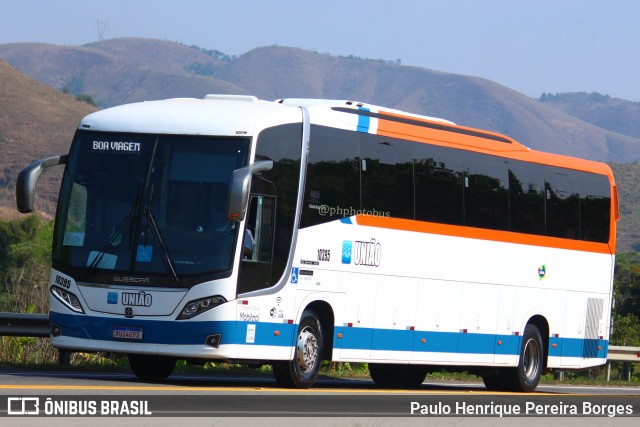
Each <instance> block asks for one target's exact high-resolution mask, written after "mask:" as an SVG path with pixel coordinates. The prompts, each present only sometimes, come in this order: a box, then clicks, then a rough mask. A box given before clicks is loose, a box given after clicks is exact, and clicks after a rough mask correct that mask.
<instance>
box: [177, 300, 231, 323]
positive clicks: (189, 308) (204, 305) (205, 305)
mask: <svg viewBox="0 0 640 427" xmlns="http://www.w3.org/2000/svg"><path fill="white" fill-rule="evenodd" d="M225 302H227V300H226V299H224V298H223V297H221V296H215V297H207V298H200V299H197V300H193V301H189V302H188V303H187V304H186V305H185V306H184V308H183V309H182V311H181V312H180V315H179V316H178V317H176V320H186V319H191V318H192V317H195V316H197V315H199V314H202V313H204V312H205V311H208V310H211V309H212V308H214V307H217V306H219V305H220V304H224V303H225Z"/></svg>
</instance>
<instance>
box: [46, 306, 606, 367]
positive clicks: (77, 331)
mask: <svg viewBox="0 0 640 427" xmlns="http://www.w3.org/2000/svg"><path fill="white" fill-rule="evenodd" d="M49 318H50V321H51V323H55V324H56V325H58V326H60V328H61V330H62V334H63V335H64V336H69V337H74V338H82V339H86V340H101V341H126V340H118V339H114V338H113V336H112V335H113V328H115V327H133V328H142V329H143V331H144V333H143V340H142V341H136V342H142V343H153V344H172V345H194V344H195V345H198V344H204V341H205V339H206V337H207V336H209V335H213V334H222V339H221V344H247V345H270V346H279V347H282V346H287V347H288V346H292V345H293V344H294V339H295V334H296V331H297V330H298V325H295V324H286V323H268V322H251V323H252V324H255V325H256V328H255V341H254V342H253V343H247V342H246V336H247V324H249V322H243V321H235V320H229V321H210V322H182V321H171V320H169V321H160V320H140V319H135V318H133V319H125V318H122V319H116V318H102V317H93V316H82V315H72V314H61V313H55V312H51V313H50V314H49ZM275 331H279V332H280V333H279V334H277V335H276V334H275V333H274V332H275ZM338 334H341V337H340V338H339V337H338ZM423 340H424V342H423ZM333 342H334V347H335V348H336V349H352V350H374V351H375V350H383V351H406V352H411V351H416V352H424V353H433V352H435V353H464V354H499V355H517V354H518V353H519V352H520V347H521V345H522V337H521V336H517V335H494V334H473V333H462V332H433V331H411V330H397V329H373V328H357V327H356V328H354V327H346V326H336V327H335V331H334V338H333ZM498 342H500V343H498ZM554 344H555V347H554ZM608 346H609V342H608V341H607V340H598V339H586V340H585V339H579V338H556V337H551V338H549V356H562V357H582V358H604V357H606V355H607V351H608ZM598 347H600V348H598Z"/></svg>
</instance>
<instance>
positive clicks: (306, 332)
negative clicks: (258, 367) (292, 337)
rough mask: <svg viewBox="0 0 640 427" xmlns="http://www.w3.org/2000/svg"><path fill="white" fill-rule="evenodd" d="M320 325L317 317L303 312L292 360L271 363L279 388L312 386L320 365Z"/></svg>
mask: <svg viewBox="0 0 640 427" xmlns="http://www.w3.org/2000/svg"><path fill="white" fill-rule="evenodd" d="M323 345H324V343H323V339H322V325H321V323H320V319H319V318H318V315H317V314H316V313H315V312H314V311H312V310H305V311H304V312H303V313H302V317H301V319H300V325H299V326H298V334H297V335H296V347H295V353H294V357H293V360H289V361H286V362H274V363H273V375H274V376H275V378H276V382H277V383H278V385H279V386H281V387H288V388H309V387H311V386H313V384H314V383H315V382H316V379H317V378H318V373H319V372H320V365H321V364H322V349H323Z"/></svg>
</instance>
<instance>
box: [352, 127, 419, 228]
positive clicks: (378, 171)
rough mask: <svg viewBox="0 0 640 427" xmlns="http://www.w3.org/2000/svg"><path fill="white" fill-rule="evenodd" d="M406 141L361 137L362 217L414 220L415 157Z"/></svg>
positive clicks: (370, 136) (363, 135)
mask: <svg viewBox="0 0 640 427" xmlns="http://www.w3.org/2000/svg"><path fill="white" fill-rule="evenodd" d="M410 144H412V143H408V142H406V141H402V140H398V139H393V138H382V137H379V136H375V135H368V134H362V135H361V137H360V179H361V191H362V193H361V194H362V210H361V213H362V214H363V215H371V216H379V217H387V218H388V217H395V218H405V219H413V218H414V210H413V199H414V192H413V156H412V155H411V152H410V151H409V150H408V149H407V148H408V147H407V146H408V145H410Z"/></svg>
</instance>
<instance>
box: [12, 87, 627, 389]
mask: <svg viewBox="0 0 640 427" xmlns="http://www.w3.org/2000/svg"><path fill="white" fill-rule="evenodd" d="M54 165H64V175H63V179H62V182H61V188H60V193H59V198H58V205H57V212H56V217H55V226H54V236H53V245H52V269H51V275H50V282H49V289H50V313H49V318H50V324H51V343H52V345H53V346H54V347H56V348H58V349H61V350H66V351H73V352H110V353H118V354H126V355H127V356H128V360H129V363H130V366H131V368H132V370H133V372H134V374H135V375H136V376H137V377H139V378H140V379H142V380H154V381H158V380H163V379H166V378H167V377H168V376H169V375H171V373H172V372H173V370H174V368H175V365H176V361H177V360H198V361H202V360H209V361H227V362H232V363H246V364H249V365H257V366H260V365H271V366H272V368H273V373H274V376H275V379H276V381H277V383H278V385H280V386H284V387H293V388H308V387H311V386H313V384H314V383H315V382H316V379H317V376H318V372H319V369H320V367H321V365H322V363H323V362H324V361H333V362H352V363H367V364H368V368H369V371H370V374H371V377H372V379H373V380H374V381H375V383H376V384H378V385H380V386H384V387H415V386H418V385H420V384H422V383H423V381H424V379H425V378H426V375H427V374H428V373H430V372H434V371H439V370H442V369H446V370H448V371H466V372H469V373H471V374H475V375H478V376H480V377H482V379H483V381H484V384H485V385H486V387H487V388H489V389H492V390H517V391H523V392H529V391H532V390H534V389H535V388H536V386H537V384H538V382H539V379H540V376H541V374H542V373H543V372H546V371H547V370H551V369H558V370H580V369H586V368H590V367H595V366H598V365H602V364H604V363H606V357H607V349H608V345H609V333H610V326H611V321H610V318H611V304H612V287H613V270H614V258H615V240H616V221H617V219H618V217H619V212H618V199H617V190H616V185H615V182H614V177H613V174H612V172H611V170H610V168H609V167H608V166H607V165H605V164H603V163H599V162H594V161H588V160H581V159H577V158H571V157H565V156H561V155H555V154H547V153H542V152H538V151H534V150H530V149H529V148H527V147H526V146H524V145H522V144H520V143H518V142H516V141H515V140H513V139H511V138H509V137H506V136H504V135H501V134H498V133H495V132H490V131H485V130H479V129H473V128H470V127H465V126H459V125H456V124H454V123H452V122H450V121H447V120H444V119H439V118H434V117H426V116H421V115H416V114H410V113H406V112H402V111H398V110H394V109H389V108H384V107H380V106H375V105H370V104H365V103H361V102H352V101H337V100H320V99H281V100H276V101H273V102H270V101H263V100H260V99H258V98H256V97H252V96H239V95H207V96H206V97H204V98H203V99H185V98H180V99H169V100H158V101H149V102H141V103H133V104H128V105H122V106H117V107H113V108H108V109H104V110H101V111H98V112H95V113H93V114H90V115H88V116H87V117H85V118H84V119H83V120H82V121H81V122H80V124H79V125H78V128H77V131H76V134H75V136H74V139H73V142H72V144H71V147H70V151H69V153H68V154H66V155H61V156H54V157H49V158H46V159H42V160H38V161H36V162H34V163H32V164H31V165H30V166H28V167H26V168H25V169H24V170H23V171H22V172H21V173H20V175H19V177H18V182H17V190H16V191H17V204H18V209H19V210H20V211H21V212H23V213H27V212H31V211H32V209H33V203H34V198H35V186H36V180H37V179H38V177H39V176H40V174H41V173H42V171H43V170H45V169H46V168H48V167H52V166H54Z"/></svg>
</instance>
